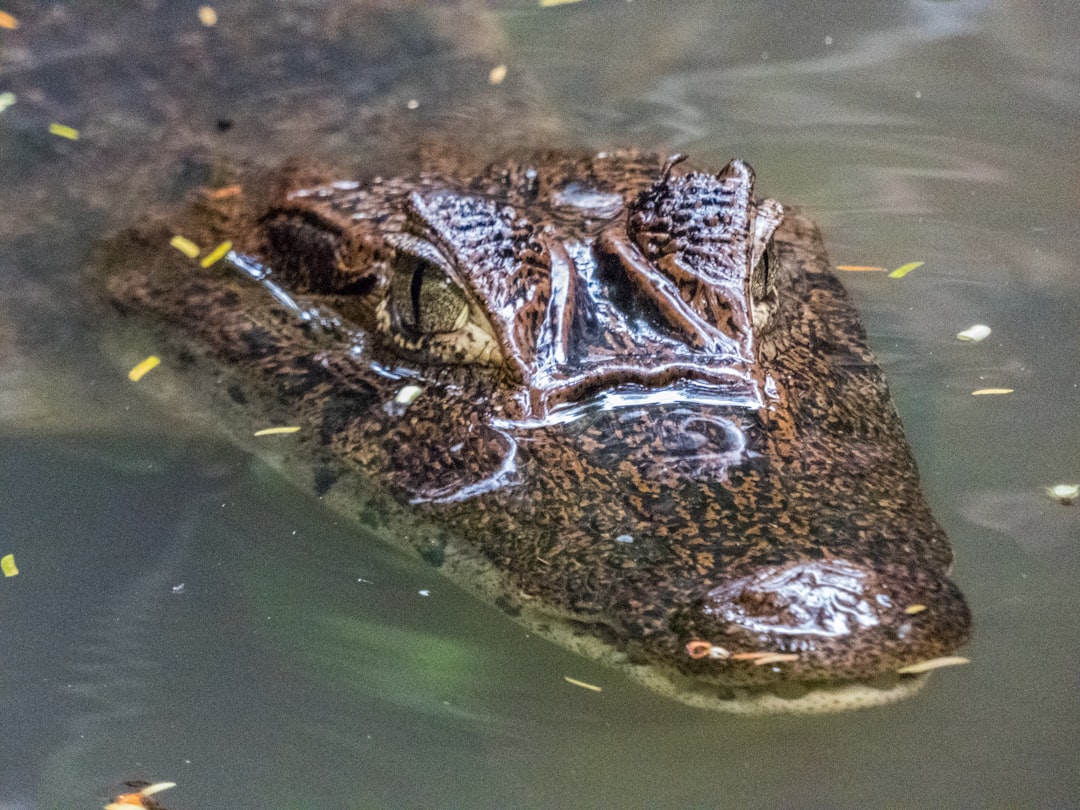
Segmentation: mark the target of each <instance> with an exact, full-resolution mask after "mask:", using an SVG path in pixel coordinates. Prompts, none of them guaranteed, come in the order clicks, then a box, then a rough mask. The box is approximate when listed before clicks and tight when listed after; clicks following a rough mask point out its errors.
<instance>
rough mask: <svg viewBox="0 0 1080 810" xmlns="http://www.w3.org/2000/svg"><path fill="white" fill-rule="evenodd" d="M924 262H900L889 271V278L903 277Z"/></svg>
mask: <svg viewBox="0 0 1080 810" xmlns="http://www.w3.org/2000/svg"><path fill="white" fill-rule="evenodd" d="M924 264H926V262H908V263H907V264H902V265H900V266H899V267H897V268H896V269H895V270H893V271H892V272H891V273H889V278H903V277H904V276H906V275H907V274H908V273H910V272H911V271H912V270H918V269H919V268H920V267H922V266H923V265H924Z"/></svg>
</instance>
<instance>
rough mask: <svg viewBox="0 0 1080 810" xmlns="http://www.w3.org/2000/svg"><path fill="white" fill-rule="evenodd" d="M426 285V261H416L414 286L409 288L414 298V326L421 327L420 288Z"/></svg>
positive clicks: (413, 278) (411, 296)
mask: <svg viewBox="0 0 1080 810" xmlns="http://www.w3.org/2000/svg"><path fill="white" fill-rule="evenodd" d="M423 286H424V262H422V261H418V262H417V263H416V270H414V271H413V277H412V287H411V288H410V289H409V295H410V298H411V300H412V315H413V326H415V327H416V328H419V327H420V288H421V287H423Z"/></svg>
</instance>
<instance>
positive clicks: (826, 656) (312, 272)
mask: <svg viewBox="0 0 1080 810" xmlns="http://www.w3.org/2000/svg"><path fill="white" fill-rule="evenodd" d="M753 185H754V175H753V172H752V171H751V169H750V168H749V167H748V166H747V165H746V164H745V163H743V162H741V161H738V160H734V161H732V162H730V163H729V164H728V165H727V166H726V167H724V168H723V169H722V170H720V171H719V172H718V173H710V172H703V171H695V170H691V169H689V168H687V165H686V164H685V162H684V161H683V160H682V156H679V155H676V156H674V157H671V158H667V159H664V158H662V157H659V156H654V155H648V154H642V153H636V152H612V153H600V154H596V155H594V156H588V157H582V156H578V155H570V154H564V153H559V154H546V155H541V156H538V157H536V158H534V159H532V160H525V161H507V162H505V163H500V164H495V165H492V166H490V167H488V168H487V169H484V170H480V171H461V172H458V171H455V170H454V168H453V166H452V165H449V166H448V165H447V161H442V162H441V163H438V164H436V165H435V166H434V167H432V168H429V169H428V170H425V171H420V172H418V173H417V174H415V175H414V176H410V177H395V178H389V179H388V178H380V177H375V178H373V179H370V180H368V181H365V182H360V181H353V180H349V181H341V180H336V179H334V177H333V176H332V175H327V174H324V173H317V172H312V171H307V170H301V169H287V170H280V171H277V172H257V173H253V174H249V176H247V177H246V178H245V179H244V182H243V184H242V185H228V184H226V183H225V182H224V181H223V182H222V183H221V184H219V187H218V188H212V189H205V190H203V193H202V194H201V196H200V199H199V200H197V201H196V202H195V203H194V204H193V206H192V208H191V209H190V210H189V211H188V213H187V214H186V215H184V216H182V217H180V218H179V219H177V220H176V221H173V222H171V223H168V224H165V222H164V221H161V222H158V223H157V224H148V225H144V226H143V227H141V228H139V229H136V230H134V231H132V232H131V233H129V234H128V236H127V238H126V239H124V240H121V243H122V244H121V245H120V246H119V247H118V246H117V245H115V244H114V246H113V247H114V249H113V250H111V251H110V257H109V260H108V261H109V264H110V266H111V270H110V272H109V274H108V276H107V278H106V279H105V285H106V288H107V290H108V295H109V298H110V300H111V302H112V304H113V305H114V306H115V308H117V309H118V310H120V312H122V313H123V314H124V315H125V316H126V317H132V316H137V317H136V319H137V320H140V321H145V320H146V319H148V318H149V319H150V320H152V321H155V322H156V323H158V324H164V325H165V326H164V328H165V329H166V330H167V332H168V333H169V334H171V335H173V336H179V339H178V341H179V345H181V346H182V347H183V348H182V349H181V350H180V351H178V352H177V353H176V355H175V363H177V364H180V365H183V364H185V363H186V364H187V365H188V366H193V367H194V368H193V372H192V373H194V374H201V375H203V376H205V377H213V376H214V374H215V373H216V372H215V371H214V370H215V369H219V370H220V369H225V370H227V373H228V374H229V375H231V376H230V377H229V379H230V380H232V383H231V384H229V385H227V386H223V387H226V388H227V390H228V391H229V393H230V394H231V395H232V404H230V407H235V408H238V409H241V410H243V411H244V412H245V413H248V412H252V411H260V410H261V411H265V412H269V413H272V414H275V415H277V416H279V417H280V416H281V415H282V414H288V418H289V421H290V422H291V423H293V424H296V425H299V426H300V427H301V431H300V433H299V434H297V435H298V437H301V438H298V439H297V441H303V437H309V441H308V444H309V445H311V446H312V454H313V455H319V456H321V457H333V458H334V459H335V460H336V464H337V466H336V467H335V468H334V469H335V471H334V472H333V473H332V474H329V475H327V473H326V471H325V468H320V470H321V471H320V475H319V486H320V487H321V488H322V489H323V490H326V489H333V488H337V487H340V486H342V483H341V481H342V480H346V479H353V480H358V481H360V482H362V487H363V488H366V489H368V490H370V491H375V492H379V493H385V494H386V496H388V497H387V501H388V502H390V503H396V504H398V507H396V508H398V509H402V508H403V509H406V510H408V511H409V512H411V513H413V514H414V515H417V516H419V518H418V519H419V520H420V521H421V525H423V526H425V527H427V529H428V530H426V531H416V532H408V533H406V534H408V536H409V539H407V540H403V541H402V542H405V543H407V544H411V545H413V546H415V547H416V548H417V550H419V551H420V553H421V554H422V555H423V556H424V558H425V559H427V560H428V561H430V562H431V563H433V564H435V565H438V566H440V567H441V568H442V569H443V570H444V571H446V572H447V573H448V574H449V575H450V576H451V577H452V578H454V579H455V580H456V581H458V582H460V583H462V584H463V585H465V586H466V587H469V588H471V589H472V590H473V591H474V592H476V593H478V594H480V595H481V596H482V597H483V598H485V599H487V600H488V601H491V602H493V603H495V604H498V605H499V606H500V607H502V608H503V609H505V610H506V611H507V612H509V613H510V614H512V615H514V616H516V617H517V618H518V619H519V620H521V621H522V622H524V623H525V624H526V625H527V626H528V627H530V628H532V629H533V630H534V631H536V632H538V633H541V634H542V635H544V636H546V637H548V638H551V639H553V640H555V641H557V642H559V643H562V644H564V645H566V646H569V647H572V648H574V649H576V650H579V651H581V652H584V653H585V654H587V655H590V656H592V657H594V658H598V659H601V660H604V661H607V662H609V663H613V664H616V665H618V666H620V667H621V668H622V669H623V670H624V671H626V672H627V673H629V674H630V675H632V676H634V677H636V678H638V679H639V680H641V681H643V682H645V683H646V684H648V685H649V686H651V687H653V688H655V689H657V690H659V691H662V692H664V693H665V694H668V695H670V696H672V697H675V698H678V699H681V700H683V701H685V702H688V703H691V704H694V705H698V706H708V707H713V708H726V709H730V710H732V711H785V710H786V711H824V710H830V709H836V708H844V707H851V706H858V705H866V704H872V703H882V702H887V701H890V700H894V699H896V698H897V697H899V696H902V695H904V694H907V693H909V692H910V691H912V689H913V688H914V687H915V686H916V685H917V683H918V682H919V680H920V677H919V676H912V675H907V674H898V671H900V670H906V669H907V668H908V667H910V666H911V665H918V664H920V663H922V662H927V661H933V660H936V659H940V658H942V657H944V656H948V655H950V654H951V653H953V652H954V651H955V650H956V649H957V648H958V647H960V646H961V645H963V644H964V643H965V641H966V640H967V638H968V635H969V631H970V615H969V611H968V608H967V606H966V604H965V602H964V599H963V597H962V595H961V594H960V592H959V591H958V589H957V588H956V586H955V585H953V583H952V582H950V580H949V579H948V578H947V576H948V572H949V569H950V566H951V563H952V552H951V550H950V547H949V543H948V540H947V539H946V537H945V534H944V533H943V531H942V530H941V528H940V527H939V526H938V524H937V523H936V522H935V521H934V519H933V517H932V516H931V514H930V511H929V509H928V507H927V503H926V501H925V500H924V497H923V495H922V494H921V492H920V489H919V481H918V475H917V472H916V466H915V462H914V459H913V457H912V453H911V451H910V449H909V448H908V445H907V443H906V441H905V438H904V435H903V432H902V429H901V425H900V422H899V419H898V417H897V415H896V412H895V410H894V407H893V405H892V403H891V400H890V397H889V393H888V390H887V388H886V384H885V382H884V379H883V376H882V373H881V371H880V369H879V367H878V365H877V364H876V362H875V360H874V358H873V356H872V355H871V352H870V351H869V349H868V347H867V342H866V337H865V334H864V331H863V329H862V327H861V326H860V324H859V322H858V319H857V316H856V314H855V311H854V309H853V307H852V305H851V304H850V302H849V300H848V298H847V296H846V294H845V293H844V291H843V289H842V287H841V285H840V283H839V282H838V281H837V279H836V278H835V277H834V276H833V275H832V273H831V272H830V270H829V267H828V262H827V259H826V257H825V253H824V250H823V247H822V242H821V239H820V236H819V234H818V231H817V229H816V228H815V226H814V225H813V223H812V222H811V221H810V220H808V219H807V218H806V217H805V216H803V215H801V214H799V213H798V212H796V211H795V210H792V209H790V208H788V209H785V208H783V207H782V206H781V205H780V204H779V203H777V202H775V201H773V200H770V199H760V198H758V197H756V196H755V194H754V188H753ZM174 233H183V234H184V235H185V236H188V237H191V238H193V239H194V240H195V241H196V242H198V243H200V244H201V245H203V246H204V252H205V250H208V249H209V248H210V247H212V246H214V245H217V244H218V243H220V242H222V241H223V240H229V241H230V242H231V250H228V252H227V253H226V254H225V256H224V258H222V259H221V260H220V261H214V262H207V261H204V262H199V261H197V260H191V259H188V258H186V257H185V256H184V255H182V254H181V253H180V252H179V251H176V250H174V249H173V248H172V247H170V246H169V239H170V236H171V235H173V234H174ZM224 251H225V248H223V249H222V250H219V251H218V253H219V254H220V253H223V252H224ZM210 258H211V259H214V258H215V257H210ZM206 264H209V265H210V266H209V267H205V266H203V265H206ZM207 364H209V365H207ZM252 424H253V425H254V424H255V423H254V421H252ZM916 668H917V667H916Z"/></svg>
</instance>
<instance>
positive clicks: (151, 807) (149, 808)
mask: <svg viewBox="0 0 1080 810" xmlns="http://www.w3.org/2000/svg"><path fill="white" fill-rule="evenodd" d="M124 784H125V786H126V787H138V786H139V785H141V784H143V783H141V782H125V783H124ZM174 787H176V782H155V783H154V784H152V785H146V786H145V787H142V788H141V789H140V790H137V791H135V792H134V793H121V794H120V795H119V796H117V797H116V798H115V799H113V800H112V801H111V802H109V803H108V804H107V805H105V810H125V808H130V807H143V808H146V810H163V808H162V807H161V805H160V804H158V803H157V802H155V801H154V800H153V799H151V798H150V797H151V796H153V795H154V794H155V793H161V791H163V790H168V789H169V788H174Z"/></svg>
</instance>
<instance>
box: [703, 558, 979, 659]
mask: <svg viewBox="0 0 1080 810" xmlns="http://www.w3.org/2000/svg"><path fill="white" fill-rule="evenodd" d="M970 624H971V617H970V614H969V612H968V608H967V606H966V605H965V603H964V601H963V598H962V597H961V595H960V593H959V591H958V590H957V588H956V586H955V585H953V584H952V583H951V582H950V581H949V580H948V579H946V578H945V577H944V576H942V575H940V574H938V573H936V572H933V571H929V570H925V569H917V568H911V567H908V566H905V565H898V564H887V565H884V566H870V565H866V564H862V563H857V562H851V561H847V560H841V559H825V560H815V561H800V562H793V563H789V564H786V565H776V566H764V567H761V568H759V569H757V570H755V571H753V572H752V573H750V574H748V575H745V576H741V577H738V578H736V579H733V580H731V581H729V582H726V583H724V584H722V585H719V586H716V587H713V588H712V589H710V590H709V591H708V592H706V593H705V594H704V595H703V596H702V597H701V598H700V599H699V600H698V602H697V603H696V604H695V605H694V606H693V608H692V610H691V619H690V622H689V631H690V636H691V637H690V638H688V640H687V655H688V657H690V658H699V657H701V658H704V657H706V656H704V655H703V654H702V653H703V652H704V651H709V652H710V653H711V654H710V655H709V656H708V658H709V659H710V660H709V661H708V662H707V664H708V665H709V666H712V667H715V668H717V674H722V672H723V671H724V670H727V669H731V670H732V671H733V672H734V671H736V670H735V668H739V669H740V670H741V669H743V668H747V667H751V668H755V667H756V668H758V669H759V670H763V673H762V674H763V675H764V674H765V672H767V671H769V668H767V667H761V666H760V662H761V661H763V660H764V661H766V662H769V663H772V664H773V666H774V667H776V669H775V670H773V672H779V673H781V674H782V676H783V677H784V678H785V679H786V680H819V679H827V680H854V679H866V678H870V677H874V676H876V675H879V674H883V673H886V672H894V671H896V670H898V669H900V668H901V667H904V666H907V665H910V664H914V663H918V662H920V661H925V660H929V659H933V658H936V657H939V656H943V655H947V654H948V653H950V652H952V651H953V650H955V649H956V648H957V647H958V646H960V645H962V644H963V643H964V642H965V641H966V640H967V637H968V635H969V633H970ZM703 663H704V662H703Z"/></svg>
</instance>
